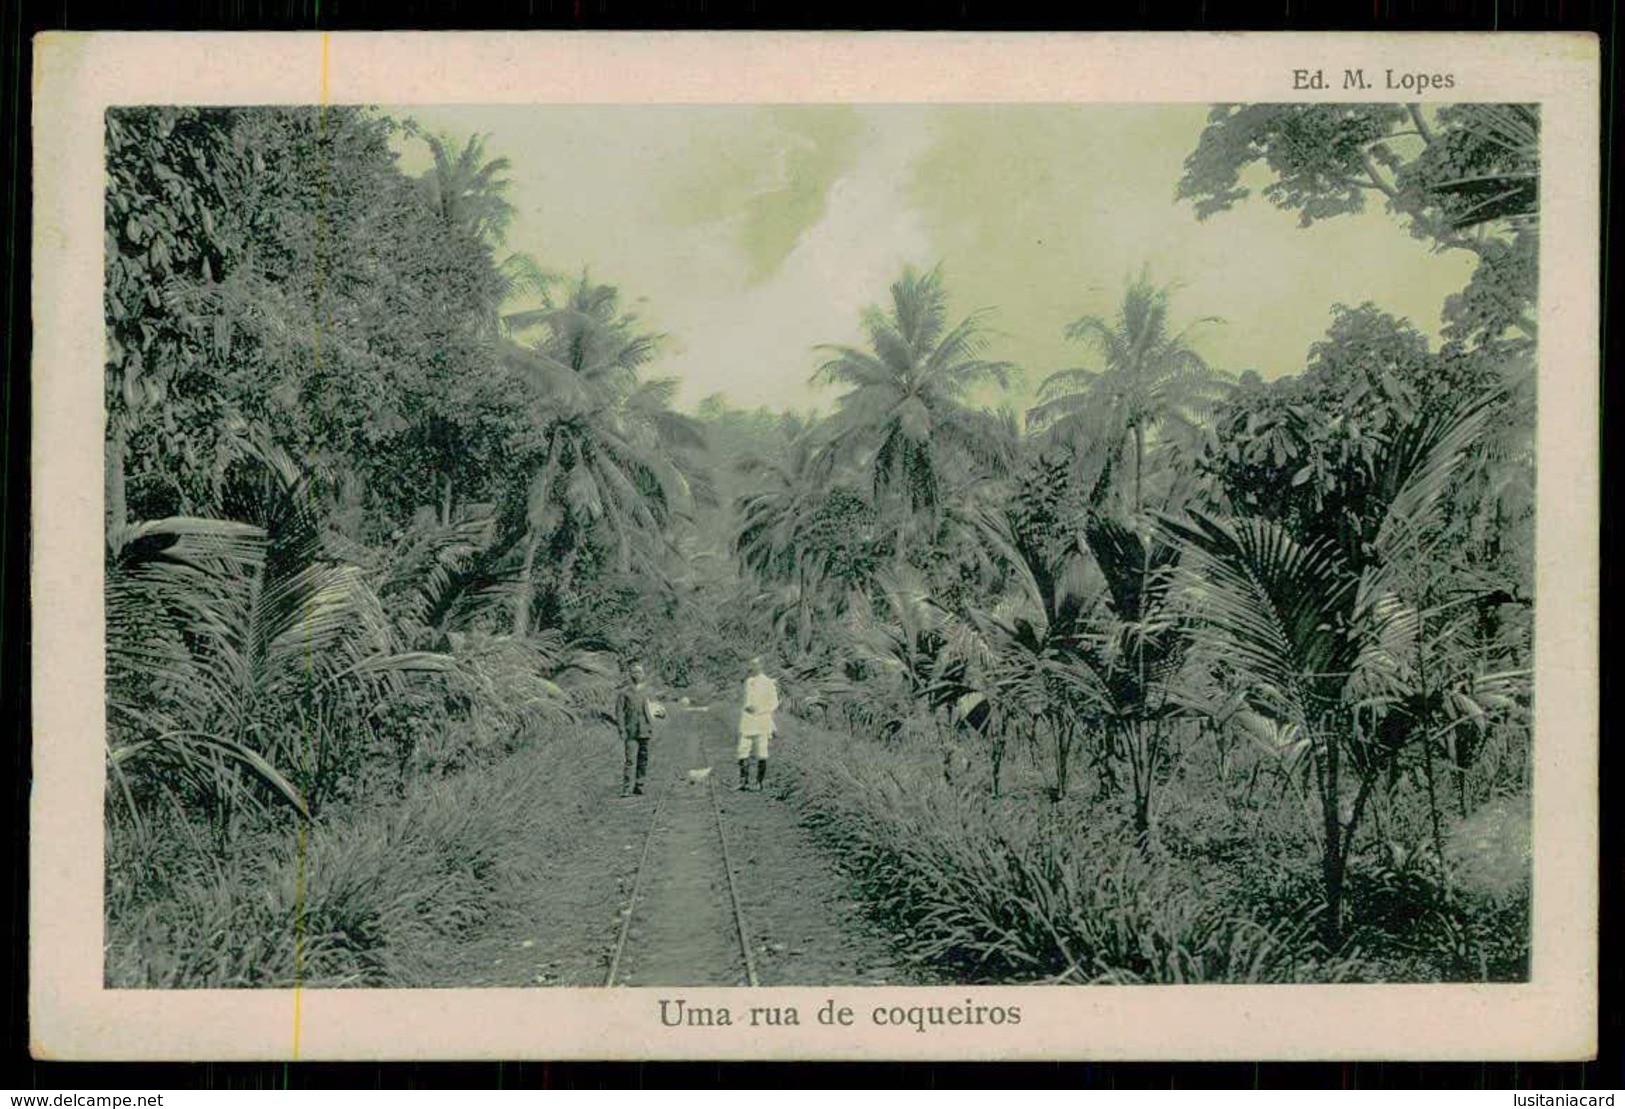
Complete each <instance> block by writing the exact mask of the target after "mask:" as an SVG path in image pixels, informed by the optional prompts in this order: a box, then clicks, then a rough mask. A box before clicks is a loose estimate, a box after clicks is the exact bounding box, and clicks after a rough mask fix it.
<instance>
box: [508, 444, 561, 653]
mask: <svg viewBox="0 0 1625 1109" xmlns="http://www.w3.org/2000/svg"><path fill="white" fill-rule="evenodd" d="M558 463H559V443H558V439H557V438H556V437H555V438H554V440H553V442H552V443H550V444H549V445H548V448H547V463H546V465H544V466H543V467H542V473H541V476H540V477H539V478H538V479H537V484H536V490H535V493H534V494H533V495H532V497H531V503H530V504H529V505H527V506H526V521H525V529H526V530H525V561H524V563H523V564H522V565H521V566H520V568H519V590H518V595H517V596H515V597H514V602H513V634H514V637H515V638H516V639H517V638H521V637H523V636H526V635H529V634H530V609H531V606H532V605H533V604H534V603H535V601H536V577H535V573H536V549H537V548H538V547H540V546H541V544H542V538H543V536H542V534H541V528H542V518H541V516H542V514H541V508H542V506H543V505H544V504H545V503H546V500H547V496H548V493H549V491H550V490H551V489H552V487H553V476H554V474H555V472H556V471H557V469H558Z"/></svg>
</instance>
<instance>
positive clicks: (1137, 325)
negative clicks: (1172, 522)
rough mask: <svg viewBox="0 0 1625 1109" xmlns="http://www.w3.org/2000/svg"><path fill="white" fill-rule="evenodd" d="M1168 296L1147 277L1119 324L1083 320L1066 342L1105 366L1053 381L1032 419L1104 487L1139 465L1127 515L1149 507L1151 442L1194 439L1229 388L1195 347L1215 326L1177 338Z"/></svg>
mask: <svg viewBox="0 0 1625 1109" xmlns="http://www.w3.org/2000/svg"><path fill="white" fill-rule="evenodd" d="M1169 292H1170V290H1169V289H1167V288H1163V287H1158V286H1156V285H1153V284H1152V283H1151V279H1150V277H1149V274H1148V271H1144V270H1142V271H1141V273H1140V276H1139V277H1138V278H1135V279H1134V280H1132V281H1130V282H1129V285H1128V289H1127V291H1126V292H1125V294H1124V296H1123V304H1122V307H1121V308H1120V309H1119V310H1118V314H1117V318H1116V319H1115V320H1107V319H1105V318H1103V317H1101V316H1083V317H1081V318H1079V319H1077V320H1074V321H1073V322H1072V323H1070V324H1068V325H1067V328H1066V337H1067V338H1069V339H1077V340H1082V341H1085V342H1089V343H1092V344H1093V345H1094V346H1095V347H1096V348H1097V350H1098V351H1099V353H1100V355H1101V357H1102V359H1103V360H1104V366H1103V368H1102V369H1099V370H1090V369H1082V368H1074V369H1067V370H1061V371H1059V372H1057V373H1054V374H1051V375H1050V376H1049V377H1048V378H1047V379H1046V380H1045V381H1044V384H1043V385H1042V386H1041V388H1040V390H1039V395H1040V397H1041V402H1040V403H1039V404H1038V405H1036V406H1035V407H1033V408H1032V409H1031V410H1029V411H1028V413H1027V420H1028V424H1029V426H1030V427H1032V428H1033V429H1034V430H1037V431H1044V432H1047V433H1048V434H1050V435H1051V436H1052V437H1055V438H1057V439H1060V440H1062V441H1064V442H1067V443H1068V444H1070V445H1071V446H1072V447H1073V449H1074V450H1075V451H1076V452H1078V453H1077V458H1078V461H1079V462H1080V463H1086V462H1087V463H1092V465H1093V467H1094V468H1095V471H1096V473H1097V475H1098V477H1099V482H1097V483H1096V484H1097V485H1098V484H1100V483H1110V482H1112V481H1114V480H1115V479H1116V476H1117V475H1118V474H1119V473H1120V472H1121V471H1122V470H1123V468H1124V466H1125V463H1127V462H1130V461H1132V463H1133V467H1134V484H1133V486H1132V490H1133V496H1132V499H1131V500H1130V502H1129V506H1128V507H1129V511H1130V513H1131V514H1132V515H1134V516H1139V515H1140V513H1141V512H1142V510H1143V508H1144V504H1145V474H1144V470H1145V460H1146V444H1147V441H1148V440H1149V439H1152V438H1154V437H1155V436H1158V435H1167V436H1171V437H1174V438H1175V439H1178V438H1181V437H1183V438H1189V437H1192V436H1194V435H1195V434H1196V433H1197V431H1198V425H1199V423H1200V421H1201V420H1203V419H1204V418H1205V417H1206V416H1207V415H1208V414H1209V412H1210V411H1211V409H1212V406H1213V404H1214V402H1216V401H1217V400H1218V399H1219V398H1220V397H1222V396H1223V395H1224V393H1225V391H1226V388H1227V384H1228V377H1227V375H1225V374H1223V373H1221V372H1220V371H1218V370H1215V369H1213V368H1212V367H1211V366H1209V365H1208V364H1207V363H1206V362H1205V361H1204V360H1203V359H1202V357H1201V356H1200V355H1199V354H1197V353H1196V352H1195V351H1194V350H1193V349H1192V348H1191V346H1190V343H1189V336H1190V332H1191V330H1192V329H1193V328H1194V327H1195V326H1196V325H1197V324H1200V323H1205V322H1210V321H1209V320H1197V321H1195V322H1194V323H1192V324H1190V325H1187V326H1186V327H1184V328H1181V329H1180V330H1178V331H1174V330H1172V329H1171V328H1170V325H1169V322H1168V299H1169Z"/></svg>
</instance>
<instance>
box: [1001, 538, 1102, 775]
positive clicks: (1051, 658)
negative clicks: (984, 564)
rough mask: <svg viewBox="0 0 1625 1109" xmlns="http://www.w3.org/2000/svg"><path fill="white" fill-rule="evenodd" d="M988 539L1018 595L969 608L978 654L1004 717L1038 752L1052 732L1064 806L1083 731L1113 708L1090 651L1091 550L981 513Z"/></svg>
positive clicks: (1094, 603) (1095, 600)
mask: <svg viewBox="0 0 1625 1109" xmlns="http://www.w3.org/2000/svg"><path fill="white" fill-rule="evenodd" d="M982 535H983V537H984V541H985V542H986V544H987V546H988V547H989V548H990V549H992V550H993V551H995V552H996V553H997V555H998V556H999V558H1000V560H1001V562H1002V563H1003V564H1004V566H1005V567H1006V568H1007V570H1008V571H1009V572H1010V574H1011V576H1012V578H1013V584H1014V585H1015V589H1014V590H1013V592H1012V593H1011V595H1010V596H1009V597H1007V598H1006V599H1005V600H1003V601H1002V602H1000V603H999V604H998V605H996V606H995V607H993V608H991V609H980V608H972V609H971V610H970V612H969V616H970V620H971V623H972V624H973V625H974V626H975V628H976V631H977V635H978V637H979V639H980V640H981V641H982V643H983V644H985V646H983V647H980V648H979V649H977V650H976V652H975V653H977V654H981V655H983V656H986V657H991V659H992V660H993V661H992V663H991V665H989V666H988V667H987V669H988V671H989V673H990V675H991V676H992V681H991V683H990V684H991V685H992V686H993V687H994V688H995V689H996V690H997V692H998V699H999V702H1000V704H999V705H998V706H997V711H998V712H999V714H1000V716H1001V717H1002V718H1003V719H1005V720H1018V719H1019V720H1021V721H1023V722H1024V723H1025V725H1026V727H1027V731H1028V738H1029V740H1030V741H1031V742H1032V743H1033V744H1034V745H1035V746H1036V742H1037V739H1038V733H1039V729H1040V727H1041V726H1043V727H1047V728H1048V730H1049V733H1050V738H1051V740H1052V741H1053V743H1054V748H1055V790H1054V795H1055V797H1056V799H1057V800H1059V799H1060V798H1062V797H1065V796H1066V793H1067V787H1068V784H1069V778H1070V774H1069V770H1070V766H1071V756H1072V750H1073V747H1074V745H1075V743H1076V740H1077V737H1078V730H1079V727H1080V726H1081V725H1082V724H1083V723H1085V722H1086V721H1089V720H1098V719H1099V717H1100V713H1101V711H1102V709H1104V708H1105V707H1107V706H1108V705H1109V704H1110V690H1109V689H1108V687H1107V686H1106V684H1105V683H1104V682H1103V681H1102V679H1101V675H1100V671H1099V669H1098V668H1097V667H1096V666H1095V665H1093V664H1092V662H1093V660H1092V659H1091V658H1090V657H1089V655H1088V654H1087V653H1086V650H1087V645H1088V643H1089V641H1090V640H1091V638H1092V637H1093V636H1094V634H1095V620H1096V613H1097V610H1098V607H1099V597H1098V590H1097V589H1096V588H1094V585H1093V582H1092V581H1091V579H1090V572H1089V571H1090V565H1089V561H1088V552H1087V550H1086V549H1085V548H1084V546H1083V544H1082V542H1081V541H1080V537H1079V536H1077V535H1074V534H1065V535H1060V536H1056V537H1049V536H1040V535H1038V534H1036V533H1034V532H1031V531H1029V530H1027V529H1023V528H1018V527H1015V526H1013V525H1012V522H1011V520H1010V519H1009V516H1008V514H1007V513H1005V512H1002V511H997V510H993V511H988V512H985V513H984V514H983V515H982ZM1101 765H1102V767H1105V765H1106V764H1105V762H1104V760H1103V761H1102V764H1101ZM1103 773H1104V770H1103Z"/></svg>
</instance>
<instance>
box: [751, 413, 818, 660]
mask: <svg viewBox="0 0 1625 1109" xmlns="http://www.w3.org/2000/svg"><path fill="white" fill-rule="evenodd" d="M818 446H819V445H818V444H817V443H816V442H815V441H814V440H813V439H812V438H811V437H810V436H807V435H801V436H798V437H797V438H796V439H795V440H794V442H792V443H791V445H790V450H789V453H788V455H787V456H786V457H784V458H781V459H777V460H772V461H764V460H761V459H754V458H752V459H746V460H745V461H744V462H743V464H742V465H741V466H740V470H741V472H742V473H745V474H748V475H751V476H754V477H756V478H757V480H758V488H757V490H756V491H755V492H753V493H749V494H746V495H745V496H743V497H741V498H739V503H738V506H737V507H738V510H739V515H740V525H739V533H738V535H737V536H736V537H735V539H734V551H735V553H736V554H737V555H738V557H739V561H740V563H741V564H742V565H743V566H744V567H745V568H746V569H748V570H750V571H752V572H753V573H754V574H755V575H756V576H757V577H759V578H761V579H762V580H763V581H765V582H787V583H789V582H793V600H794V607H795V613H796V618H795V627H796V643H797V645H798V646H799V648H800V649H801V651H802V652H805V651H806V650H807V649H808V648H809V647H810V646H811V641H812V619H811V615H812V614H811V607H812V594H813V593H814V590H815V583H816V582H817V581H818V579H819V578H820V577H821V576H822V570H823V561H824V559H823V556H824V555H825V553H826V552H825V551H824V550H822V549H821V547H822V545H821V544H820V543H819V542H818V539H819V538H820V536H819V535H818V534H817V533H818V531H819V526H818V525H819V524H820V522H821V517H822V515H823V513H824V510H825V508H826V506H827V503H828V497H827V494H828V491H829V478H830V461H831V460H830V457H829V455H828V454H826V453H824V452H822V451H820V450H819V449H818Z"/></svg>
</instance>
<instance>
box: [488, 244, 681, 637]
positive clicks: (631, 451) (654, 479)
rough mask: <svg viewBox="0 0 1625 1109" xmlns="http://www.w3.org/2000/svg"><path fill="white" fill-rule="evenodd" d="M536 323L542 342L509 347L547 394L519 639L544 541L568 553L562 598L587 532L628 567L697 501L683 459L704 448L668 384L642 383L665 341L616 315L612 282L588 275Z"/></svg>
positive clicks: (535, 450)
mask: <svg viewBox="0 0 1625 1109" xmlns="http://www.w3.org/2000/svg"><path fill="white" fill-rule="evenodd" d="M539 322H540V323H541V324H542V325H543V326H544V327H545V328H546V336H545V338H543V339H542V340H541V341H540V342H539V343H537V344H536V345H534V346H532V347H529V348H521V347H512V348H510V349H509V354H510V357H511V358H512V360H513V363H514V365H515V367H516V368H517V369H518V370H519V371H520V372H521V373H522V374H523V375H525V376H526V377H528V378H529V379H530V380H531V381H532V382H533V383H534V384H536V385H539V386H540V388H541V396H540V397H539V398H538V400H537V402H536V403H537V415H536V434H535V438H534V440H533V441H532V442H533V446H532V449H531V457H532V459H533V462H532V466H531V468H530V477H529V480H528V483H527V486H528V487H527V491H526V494H525V508H524V540H523V561H522V564H521V566H520V570H519V588H518V590H517V591H516V596H515V599H514V621H513V626H514V634H515V635H518V636H523V635H525V634H527V633H528V632H529V630H530V616H531V608H532V606H533V603H534V601H535V596H536V593H535V580H534V571H535V560H536V554H537V552H538V551H539V550H540V548H541V545H542V544H543V543H544V542H548V541H561V542H563V543H564V545H565V549H564V551H563V554H562V560H561V565H560V591H561V592H562V590H563V588H564V587H565V586H566V585H567V583H568V579H569V575H570V573H571V571H572V568H573V565H574V561H575V557H576V555H577V554H579V552H580V550H581V545H582V543H584V542H586V541H587V540H588V538H589V537H590V536H593V535H596V536H597V537H598V538H600V539H603V540H606V541H607V542H609V543H610V544H611V545H612V546H613V547H614V548H615V549H616V552H617V557H618V561H619V562H620V564H621V565H622V566H623V568H624V567H629V566H630V564H631V562H632V561H633V560H634V558H637V557H640V556H644V555H646V554H647V545H648V543H649V542H650V541H655V542H658V541H659V540H660V537H661V536H662V534H663V532H664V530H665V529H666V527H667V525H668V524H669V522H670V521H671V519H672V516H673V513H674V512H675V511H676V510H677V509H678V507H679V506H680V504H681V503H682V502H684V501H685V500H687V499H688V498H689V497H690V495H691V491H692V483H691V480H690V476H689V474H688V473H687V472H686V469H685V466H684V464H683V456H684V455H685V454H686V453H687V452H690V451H693V450H697V449H698V448H699V447H701V446H703V443H704V437H703V434H702V433H701V430H700V428H699V425H698V424H697V423H696V422H695V421H694V420H692V419H690V418H689V417H687V416H684V415H682V414H680V413H678V412H675V411H673V410H672V409H671V407H670V404H671V400H672V396H673V393H674V391H675V383H674V382H673V381H671V380H668V379H655V380H640V379H639V377H638V371H639V370H640V369H641V367H643V366H644V365H645V364H646V363H647V362H648V361H649V360H650V359H651V358H652V357H653V356H654V353H655V351H656V350H657V349H658V346H659V342H660V338H661V337H660V336H658V335H654V334H649V333H645V332H642V331H640V330H639V329H638V321H637V319H636V317H635V316H633V315H631V314H629V313H624V312H622V311H621V309H620V294H619V292H618V290H616V289H615V287H614V286H611V285H595V284H593V283H592V281H591V279H590V278H589V277H588V276H587V275H586V274H583V275H582V277H581V279H580V280H579V281H578V282H577V283H576V284H575V286H574V287H573V289H572V291H571V294H570V296H569V299H568V300H567V301H566V302H565V303H564V304H563V305H561V306H558V307H555V308H549V309H547V310H545V311H543V312H542V313H541V314H540V319H539ZM646 561H650V563H651V565H652V560H646Z"/></svg>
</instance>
